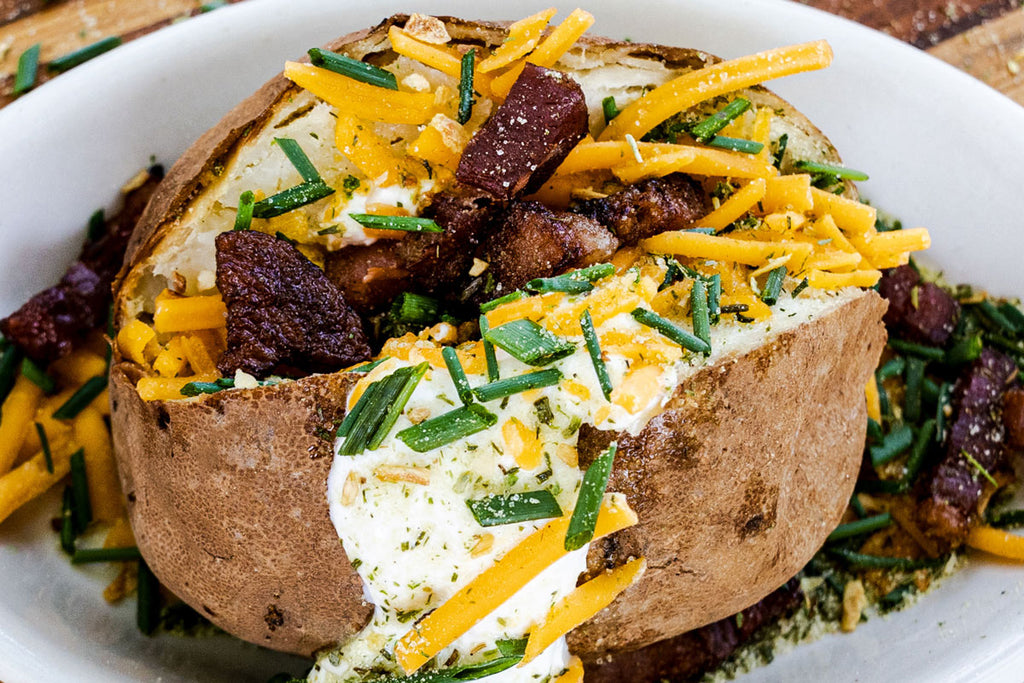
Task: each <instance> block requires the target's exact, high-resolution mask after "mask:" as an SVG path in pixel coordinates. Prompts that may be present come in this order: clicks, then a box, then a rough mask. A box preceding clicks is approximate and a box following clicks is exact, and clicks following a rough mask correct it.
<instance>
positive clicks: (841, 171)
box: [793, 160, 868, 180]
mask: <svg viewBox="0 0 1024 683" xmlns="http://www.w3.org/2000/svg"><path fill="white" fill-rule="evenodd" d="M793 168H795V169H796V170H798V171H806V172H807V173H816V174H820V175H828V176H832V177H834V178H842V179H844V180H867V179H868V174H867V173H865V172H864V171H858V170H856V169H853V168H847V167H846V166H837V165H836V164H822V163H818V162H817V161H802V160H801V161H797V162H795V163H794V164H793Z"/></svg>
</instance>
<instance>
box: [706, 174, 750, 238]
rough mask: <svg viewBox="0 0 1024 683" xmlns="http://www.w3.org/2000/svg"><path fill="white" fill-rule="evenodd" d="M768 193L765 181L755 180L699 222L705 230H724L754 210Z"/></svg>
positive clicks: (734, 193)
mask: <svg viewBox="0 0 1024 683" xmlns="http://www.w3.org/2000/svg"><path fill="white" fill-rule="evenodd" d="M766 191H767V185H766V183H765V179H764V178H754V179H753V180H751V181H750V182H749V183H747V184H746V185H744V186H743V187H741V188H740V189H738V190H736V191H735V192H733V194H732V196H731V197H729V198H728V199H726V200H725V201H724V202H722V204H721V205H720V206H719V207H718V208H717V209H715V210H714V211H712V212H711V213H709V214H708V215H706V216H704V218H701V219H700V220H699V221H697V222H698V223H699V224H700V226H701V227H703V228H714V229H715V230H722V229H724V228H725V227H726V226H727V225H729V224H730V223H732V222H733V221H736V220H737V219H739V218H740V217H741V216H743V214H745V213H747V212H748V211H750V210H751V209H752V208H754V206H756V205H757V203H758V202H759V201H761V198H762V197H764V195H765V192H766Z"/></svg>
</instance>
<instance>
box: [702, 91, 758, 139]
mask: <svg viewBox="0 0 1024 683" xmlns="http://www.w3.org/2000/svg"><path fill="white" fill-rule="evenodd" d="M748 109H750V100H748V99H746V98H743V97H737V98H736V99H734V100H733V101H732V102H730V103H729V104H727V105H725V106H724V107H723V108H722V109H721V110H720V111H717V112H715V113H714V114H712V115H711V116H709V117H707V118H706V119H704V120H703V121H700V122H698V123H696V124H695V125H694V126H693V127H692V128H690V135H692V136H693V138H694V140H696V141H697V142H707V141H708V140H710V139H711V138H712V137H714V136H715V134H716V133H717V132H718V131H720V130H722V129H723V128H725V127H726V126H727V125H729V123H731V122H732V121H733V120H734V119H735V118H736V117H737V116H739V115H740V114H742V113H743V112H745V111H746V110H748Z"/></svg>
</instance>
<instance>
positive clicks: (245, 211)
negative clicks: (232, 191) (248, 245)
mask: <svg viewBox="0 0 1024 683" xmlns="http://www.w3.org/2000/svg"><path fill="white" fill-rule="evenodd" d="M255 204H256V197H255V196H254V195H253V193H252V191H251V190H246V191H245V192H243V193H242V194H241V195H239V197H238V210H237V212H236V213H235V227H234V228H232V229H233V230H248V229H249V228H250V227H252V212H253V207H254V206H255Z"/></svg>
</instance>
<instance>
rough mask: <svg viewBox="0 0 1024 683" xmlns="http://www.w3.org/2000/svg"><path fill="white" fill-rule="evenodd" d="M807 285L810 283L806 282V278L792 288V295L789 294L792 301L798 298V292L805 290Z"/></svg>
mask: <svg viewBox="0 0 1024 683" xmlns="http://www.w3.org/2000/svg"><path fill="white" fill-rule="evenodd" d="M809 284H810V282H808V281H807V278H804V279H803V280H801V281H800V284H798V285H797V286H796V287H794V288H793V293H792V294H790V296H791V297H793V298H794V299H795V298H797V297H798V296H800V292H802V291H804V290H805V289H807V286H808V285H809Z"/></svg>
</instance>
